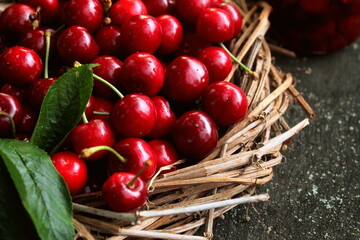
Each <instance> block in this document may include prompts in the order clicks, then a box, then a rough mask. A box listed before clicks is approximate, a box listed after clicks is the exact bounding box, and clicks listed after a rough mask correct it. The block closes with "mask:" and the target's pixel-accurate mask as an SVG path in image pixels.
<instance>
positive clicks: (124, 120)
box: [110, 93, 156, 137]
mask: <svg viewBox="0 0 360 240" xmlns="http://www.w3.org/2000/svg"><path fill="white" fill-rule="evenodd" d="M155 121H156V110H155V106H154V103H153V102H152V101H151V99H150V98H149V97H148V96H146V95H144V94H140V93H134V94H129V95H126V96H125V97H124V98H122V99H120V100H119V101H117V102H116V103H115V106H114V108H113V111H112V112H111V114H110V122H111V125H112V126H113V127H114V129H115V131H116V132H117V133H118V134H119V135H120V136H122V137H143V136H146V135H147V134H148V133H150V132H151V130H152V129H153V127H154V126H155Z"/></svg>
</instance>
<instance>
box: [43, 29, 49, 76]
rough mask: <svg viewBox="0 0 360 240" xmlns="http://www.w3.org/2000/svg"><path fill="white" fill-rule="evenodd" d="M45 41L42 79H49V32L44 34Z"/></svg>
mask: <svg viewBox="0 0 360 240" xmlns="http://www.w3.org/2000/svg"><path fill="white" fill-rule="evenodd" d="M45 36H46V37H45V41H46V52H45V69H44V77H45V78H48V77H49V55H50V38H51V32H50V31H46V32H45Z"/></svg>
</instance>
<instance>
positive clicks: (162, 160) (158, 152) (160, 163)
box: [149, 139, 179, 173]
mask: <svg viewBox="0 0 360 240" xmlns="http://www.w3.org/2000/svg"><path fill="white" fill-rule="evenodd" d="M149 145H150V147H151V149H152V150H153V152H154V154H155V156H156V166H157V169H156V171H159V170H160V168H161V167H165V166H168V165H170V164H173V163H175V162H177V161H178V160H179V156H178V153H177V152H176V150H175V147H174V146H173V145H172V144H171V143H170V142H168V141H165V140H161V139H154V140H151V141H150V142H149ZM174 170H176V166H172V167H171V168H170V169H169V170H164V171H162V173H168V172H171V171H174Z"/></svg>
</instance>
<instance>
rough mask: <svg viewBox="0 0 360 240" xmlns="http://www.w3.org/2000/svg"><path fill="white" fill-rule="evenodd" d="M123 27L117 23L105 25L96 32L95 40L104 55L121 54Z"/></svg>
mask: <svg viewBox="0 0 360 240" xmlns="http://www.w3.org/2000/svg"><path fill="white" fill-rule="evenodd" d="M120 37H121V28H120V27H117V26H115V25H105V26H103V27H101V28H100V29H99V30H98V31H97V32H96V33H95V36H94V38H95V41H96V43H97V44H98V45H99V48H100V53H101V54H103V55H113V56H120V55H122V53H123V51H122V49H121V46H120V44H121V42H120V41H121V40H120V39H121V38H120Z"/></svg>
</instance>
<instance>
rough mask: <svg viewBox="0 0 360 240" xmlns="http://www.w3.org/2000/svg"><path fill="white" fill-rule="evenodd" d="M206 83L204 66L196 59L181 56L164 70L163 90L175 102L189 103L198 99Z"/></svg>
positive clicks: (206, 74)
mask: <svg viewBox="0 0 360 240" xmlns="http://www.w3.org/2000/svg"><path fill="white" fill-rule="evenodd" d="M208 83H209V75H208V71H207V69H206V67H205V65H204V64H203V63H202V62H200V61H199V60H198V59H196V58H193V57H187V56H182V57H178V58H176V59H175V60H173V61H172V62H171V63H170V64H169V65H168V67H167V68H166V71H165V83H164V88H163V90H164V93H165V94H166V95H167V96H168V97H169V99H171V100H173V101H175V102H191V101H194V100H196V99H197V98H198V97H200V95H201V94H202V92H203V90H204V89H205V88H206V86H207V85H208Z"/></svg>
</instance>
